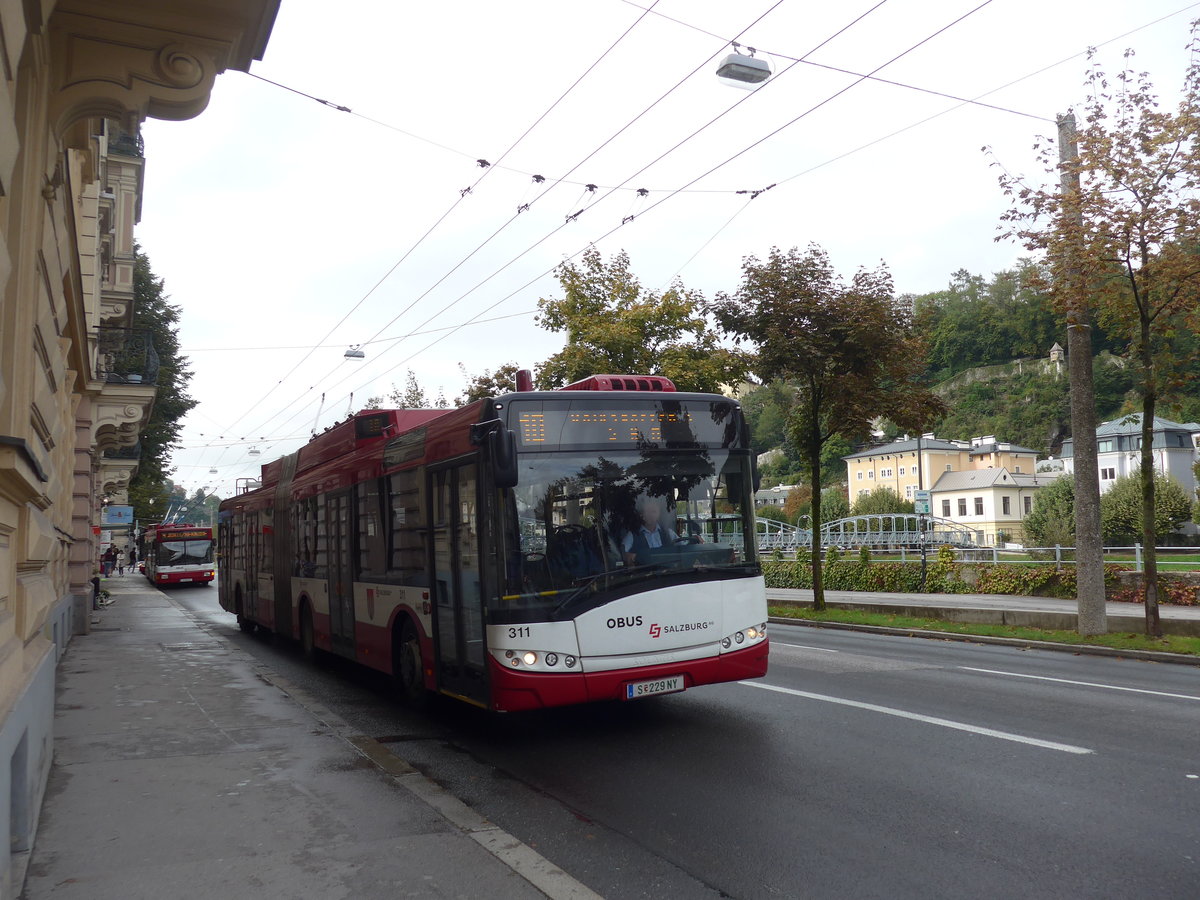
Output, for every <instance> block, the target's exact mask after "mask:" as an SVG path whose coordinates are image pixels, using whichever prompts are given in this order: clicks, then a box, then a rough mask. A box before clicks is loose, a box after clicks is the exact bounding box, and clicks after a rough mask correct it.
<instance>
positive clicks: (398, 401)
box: [364, 369, 450, 409]
mask: <svg viewBox="0 0 1200 900" xmlns="http://www.w3.org/2000/svg"><path fill="white" fill-rule="evenodd" d="M385 407H386V408H390V409H449V408H450V404H449V402H448V401H447V400H446V397H445V395H444V394H443V393H442V392H441V389H440V388H439V389H438V395H437V397H436V398H435V399H433V400H430V399H429V395H428V394H426V393H425V389H424V388H423V387H421V382H419V381H417V376H416V373H415V372H413V370H412V369H409V370H408V375H407V377H406V378H405V381H404V390H400V389H399V388H398V387H396V386H395V385H393V386H392V389H391V391H389V392H388V393H387V394H386V395H385V396H383V397H371V398H369V399H368V400H367V403H366V406H365V407H364V408H365V409H381V408H385Z"/></svg>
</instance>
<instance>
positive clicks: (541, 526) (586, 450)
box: [218, 373, 768, 711]
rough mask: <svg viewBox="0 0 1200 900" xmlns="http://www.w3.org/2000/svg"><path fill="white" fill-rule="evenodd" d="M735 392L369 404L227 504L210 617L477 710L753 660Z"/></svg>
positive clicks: (640, 689) (624, 389)
mask: <svg viewBox="0 0 1200 900" xmlns="http://www.w3.org/2000/svg"><path fill="white" fill-rule="evenodd" d="M753 480H754V479H753V471H752V461H751V451H750V444H749V439H748V432H747V428H746V425H745V421H744V419H743V416H742V411H741V409H740V407H739V405H738V403H737V401H735V400H731V399H729V398H727V397H722V396H719V395H714V394H698V393H683V392H678V391H676V390H675V387H674V385H673V384H672V383H671V382H670V381H668V380H667V379H665V378H659V377H649V376H593V377H592V378H589V379H585V380H584V381H581V382H578V383H576V384H573V385H570V386H568V387H566V388H563V389H561V390H557V391H534V390H532V389H531V384H530V380H529V377H528V374H527V373H522V375H521V376H520V377H519V379H518V389H517V391H516V392H515V393H511V394H507V395H504V396H501V397H497V398H494V399H488V400H481V401H479V402H476V403H472V404H471V405H469V406H465V407H462V408H460V409H456V410H449V411H447V410H371V411H366V412H362V413H358V414H357V415H354V416H353V417H351V418H350V419H348V420H347V421H345V422H342V423H340V424H337V425H335V426H333V427H332V428H330V429H327V430H326V431H325V432H324V433H322V434H320V435H317V436H316V437H314V438H313V439H312V440H311V441H310V442H309V443H308V444H307V445H305V446H304V447H302V448H301V449H300V450H298V451H297V452H295V453H293V454H291V455H289V456H285V457H283V458H281V459H278V460H275V461H274V462H270V463H268V464H266V465H264V466H263V468H262V477H261V480H255V481H252V482H249V483H247V484H245V485H242V486H241V489H240V490H239V492H238V493H237V494H236V495H235V496H234V497H232V498H230V499H227V500H226V501H224V502H223V503H222V504H221V509H220V519H219V530H218V542H219V547H220V551H221V579H220V600H221V606H222V607H223V608H224V609H226V610H228V611H229V612H231V613H234V614H236V615H237V617H238V624H239V625H240V626H241V627H242V628H243V630H246V631H251V630H254V629H255V628H259V629H263V630H267V631H273V632H276V633H278V634H281V635H283V636H284V637H288V638H294V639H297V640H298V641H299V642H300V644H301V646H302V648H303V649H304V652H305V653H306V655H309V656H311V655H313V654H316V653H320V652H325V653H331V654H336V655H338V656H342V657H345V658H347V659H351V660H354V661H357V662H359V663H361V664H363V665H366V666H370V667H372V668H374V669H378V670H380V671H382V672H384V673H388V674H390V675H392V676H393V677H394V678H395V680H396V683H397V688H398V690H399V692H400V693H401V694H402V695H403V696H404V697H405V699H407V700H408V701H410V702H412V703H414V704H420V703H421V702H423V701H424V700H426V699H428V698H429V697H431V696H432V695H433V694H435V693H440V694H445V695H449V696H452V697H456V698H458V699H460V700H465V701H467V702H469V703H472V704H475V705H477V706H481V707H484V708H487V709H491V710H499V711H515V710H527V709H537V708H542V707H550V706H561V705H566V704H574V703H583V702H587V701H595V700H609V699H636V698H640V697H647V696H652V695H655V694H662V693H672V692H677V691H682V690H684V689H690V688H693V687H695V686H697V685H703V684H712V683H716V682H725V681H736V680H740V679H744V678H754V677H759V676H762V675H764V674H765V673H766V670H767V656H768V642H767V637H766V622H767V601H766V591H765V585H764V582H763V576H762V571H761V569H760V566H759V563H758V559H757V549H756V546H755V539H754V527H753V524H754V523H753V508H752V505H751V504H752V492H753Z"/></svg>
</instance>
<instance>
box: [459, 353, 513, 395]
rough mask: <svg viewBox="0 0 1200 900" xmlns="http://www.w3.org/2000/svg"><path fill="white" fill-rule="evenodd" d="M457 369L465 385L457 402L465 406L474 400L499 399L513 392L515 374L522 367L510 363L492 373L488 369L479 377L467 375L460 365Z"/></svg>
mask: <svg viewBox="0 0 1200 900" xmlns="http://www.w3.org/2000/svg"><path fill="white" fill-rule="evenodd" d="M458 368H459V371H460V372H462V374H463V379H464V380H465V381H466V383H467V384H466V387H465V388H464V389H463V394H462V396H461V397H459V398H458V402H459V404H461V405H463V406H465V405H466V404H468V403H474V402H475V401H476V400H483V399H485V398H487V397H499V396H501V395H502V394H507V393H509V392H511V391H515V390H516V389H517V387H516V386H517V372H519V371H520V370H521V369H522V368H524V367H523V366H521V365H520V364H519V363H515V362H510V363H505V364H504V365H502V366H498V367H497V368H496V370H495V371H494V372H493V371H492V370H490V369H484V370H483V372H482V373H480V374H479V375H468V374H467V367H466V366H464V365H463V364H462V363H459V365H458Z"/></svg>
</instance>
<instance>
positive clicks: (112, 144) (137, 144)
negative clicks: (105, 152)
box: [108, 131, 146, 156]
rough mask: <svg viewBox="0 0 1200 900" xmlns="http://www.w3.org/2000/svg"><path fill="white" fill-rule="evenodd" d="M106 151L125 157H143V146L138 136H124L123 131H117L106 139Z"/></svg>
mask: <svg viewBox="0 0 1200 900" xmlns="http://www.w3.org/2000/svg"><path fill="white" fill-rule="evenodd" d="M108 149H109V151H110V152H113V153H122V154H124V155H125V156H145V155H146V154H145V150H146V147H145V144H144V142H143V141H142V136H141V135H140V134H126V133H125V132H124V131H117V132H116V133H115V134H112V135H111V136H110V137H109V139H108Z"/></svg>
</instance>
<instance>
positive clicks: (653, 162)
mask: <svg viewBox="0 0 1200 900" xmlns="http://www.w3.org/2000/svg"><path fill="white" fill-rule="evenodd" d="M781 2H782V0H781ZM886 2H887V0H879V2H878V3H876V4H875V5H874V6H872V7H871V8H870V9H868V10H866V11H865V12H863V13H862V14H860V15H859V16H857V17H856V18H855V19H853V20H852V21H851V22H849V23H848V24H846V25H845V26H843V27H842V28H840V29H839V30H838V31H837V32H835V33H834V34H832V35H830V36H829V37H828V38H826V39H825V40H823V41H822V42H821V43H819V44H818V45H817V46H816V47H814V48H813V49H812V50H810V51H809V53H815V52H816V51H817V50H819V49H821V48H822V47H824V46H825V45H826V44H828V43H829V42H830V41H832V40H834V39H835V38H837V37H838V36H839V35H841V34H843V33H845V32H846V31H847V30H848V29H850V28H852V27H853V26H854V25H856V24H857V23H858V22H860V21H862V20H863V19H864V18H866V17H867V16H868V15H870V14H871V13H873V12H874V11H875V10H877V9H878V8H879V7H881V6H883V5H884V4H885V3H886ZM988 2H990V0H988ZM779 5H780V4H779V3H776V4H774V5H773V6H772V7H770V8H769V9H768V10H767V12H765V13H763V14H762V15H761V16H759V18H758V19H756V20H755V21H754V22H753V23H751V25H750V26H747V29H748V28H749V27H752V26H753V25H754V24H757V23H758V22H759V21H761V19H762V18H763V17H764V16H766V15H767V14H768V13H770V12H772V11H773V10H774V9H775V8H777V7H778V6H779ZM947 27H949V26H947ZM747 29H743V32H744V31H745V30H747ZM740 34H741V33H740V32H739V36H740ZM906 52H907V51H906ZM718 53H719V51H718ZM716 55H718V54H713V57H715V56H716ZM897 58H898V57H897ZM711 59H712V57H710V58H709V60H706V61H705V63H701V65H700V66H697V67H696V69H694V70H693V71H692V72H691V73H689V74H688V75H687V76H685V78H684V79H682V80H681V81H680V82H679V84H682V83H683V81H686V80H687V78H690V77H691V76H692V75H693V74H695V73H696V72H697V71H699V69H700V68H702V67H703V66H704V65H706V64H707V62H710V61H711ZM794 64H795V63H793V65H794ZM788 68H791V66H789V67H788ZM781 74H782V73H781ZM679 84H677V85H676V86H675V87H678V86H679ZM674 89H675V88H672V89H671V90H674ZM760 90H761V89H760ZM667 93H668V94H669V93H670V91H668V92H667ZM756 93H757V92H756ZM663 96H664V97H665V96H666V95H665V94H664V95H663ZM750 96H751V95H749V94H747V95H746V96H744V97H742V98H741V99H740V100H738V101H737V103H734V104H732V105H731V106H730V107H728V108H727V109H726V110H725V111H724V112H722V113H721V114H719V115H718V116H716V117H714V118H712V119H710V120H709V121H708V122H707V123H705V124H704V125H702V126H701V127H700V128H698V129H696V130H695V131H693V132H692V133H691V134H690V135H688V136H687V137H686V138H684V139H683V140H682V141H679V142H677V143H676V144H675V145H674V146H672V147H671V148H670V149H668V150H667V151H665V152H664V153H662V154H660V155H659V156H658V157H656V158H655V159H654V160H652V161H651V162H649V163H647V164H646V165H644V166H642V167H641V168H640V169H638V170H637V171H636V172H634V173H633V174H632V175H630V176H628V177H627V178H626V179H625V180H624V181H623V182H621V184H622V185H623V184H626V183H628V182H629V181H631V180H632V179H634V178H636V177H637V176H638V175H639V174H641V173H642V172H644V171H645V170H646V169H648V168H649V167H650V166H653V165H654V164H655V163H657V162H659V161H660V160H662V159H663V158H665V157H666V156H668V155H669V154H670V153H673V152H674V151H675V150H677V149H679V147H681V146H683V145H684V144H686V143H687V142H688V141H690V140H692V139H693V138H694V137H696V136H697V135H698V134H700V133H701V132H702V131H704V130H705V129H707V128H708V127H710V126H711V125H713V124H714V123H715V122H717V121H718V120H720V119H721V118H722V117H723V116H725V115H727V114H728V113H729V112H731V111H732V110H733V109H735V108H736V107H737V106H739V105H740V104H741V103H743V102H745V101H746V100H748V99H749V97H750ZM661 99H663V98H662V97H660V98H659V100H656V101H655V104H657V103H658V102H659V101H661ZM653 105H654V104H651V107H653ZM640 115H644V112H643V113H641V114H639V117H640ZM636 118H637V117H635V119H634V121H636ZM629 124H632V122H631V123H629ZM627 127H628V125H626V126H625V128H627ZM625 128H622V129H621V130H620V131H618V132H617V134H620V133H621V131H624V130H625ZM615 136H616V135H614V137H615ZM611 139H612V138H610V139H609V140H611ZM606 143H607V142H606ZM602 146H603V145H602ZM594 152H595V151H594ZM594 152H593V154H589V157H588V158H590V156H591V155H594ZM721 165H724V163H722V164H721ZM577 167H578V166H576V168H577ZM718 168H719V166H718ZM572 171H574V169H572ZM712 171H715V169H714V170H712ZM701 177H703V176H701ZM691 183H693V184H694V183H695V181H693V182H691ZM619 187H620V185H618V186H617V187H616V188H612V189H610V190H609V191H608V193H607V194H605V195H604V197H601V198H600V200H603V199H605V198H606V197H608V196H610V195H611V194H612V193H613V192H614V191H616V190H617V189H619ZM680 190H682V189H678V190H676V191H674V192H672V193H671V194H670V195H669V196H668V198H664V199H669V197H670V196H674V195H675V194H677V193H679V192H680ZM749 193H751V197H752V198H753V197H754V196H757V195H758V193H759V192H749ZM597 202H599V201H597ZM659 202H660V203H661V202H662V201H659ZM657 205H658V203H655V204H653V206H651V207H649V208H648V209H652V208H654V206H657ZM647 211H648V210H647ZM568 218H569V219H570V218H571V217H568ZM632 218H633V217H626V218H625V219H623V220H622V225H623V224H626V223H628V222H629V221H632ZM565 224H566V223H563V225H559V226H558V227H557V228H555V229H554V230H552V231H551V232H550V233H549V234H547V235H545V236H544V237H542V238H541V239H540V240H539V241H537V242H536V243H535V244H533V245H532V246H530V247H528V248H526V249H525V250H524V251H522V252H521V253H520V254H518V255H517V256H516V257H514V258H513V259H510V260H509V261H508V262H507V263H505V264H504V266H502V267H501V268H500V269H498V270H496V271H495V272H493V273H492V274H491V275H489V276H488V277H487V278H485V279H484V280H483V281H481V282H479V283H477V284H476V285H475V286H474V287H472V288H471V289H470V290H469V291H467V292H466V293H465V294H463V295H461V296H460V297H458V298H457V299H455V300H453V301H452V302H451V303H449V304H447V305H446V306H444V307H442V309H441V310H439V311H438V312H437V313H435V314H434V315H433V316H431V317H430V318H428V319H426V320H425V322H423V323H421V325H420V326H417V327H418V328H420V327H423V326H424V325H426V324H428V323H429V322H431V321H433V319H435V318H437V316H439V315H441V314H442V313H443V312H445V311H446V310H448V309H449V308H450V307H452V306H454V305H455V304H457V303H458V302H460V301H461V300H463V299H465V297H467V296H469V295H470V294H471V293H473V292H474V291H475V290H477V289H478V288H479V287H481V286H482V285H483V284H485V283H486V282H487V281H489V280H491V279H492V278H494V277H495V276H496V275H497V274H499V273H500V272H501V271H503V270H504V269H505V268H507V267H508V266H510V265H512V264H513V263H514V262H516V261H517V260H518V259H520V258H521V257H523V256H524V255H525V254H527V253H529V252H530V251H531V250H533V249H534V248H535V247H537V246H538V245H540V244H541V243H543V242H544V241H545V240H546V239H548V238H549V237H550V236H552V235H553V234H555V233H557V232H558V231H560V230H561V229H562V228H563V227H564V225H565ZM618 227H619V226H618ZM615 230H616V229H614V231H615ZM611 233H612V232H611V231H610V232H609V233H608V234H611ZM608 234H606V235H605V237H607V236H608ZM601 239H603V238H601ZM580 252H582V251H581V250H580V251H576V252H575V253H574V254H572V255H571V257H568V258H573V257H574V256H577V255H578V254H579V253H580ZM556 268H558V264H555V266H553V267H551V268H550V269H548V270H547V271H545V272H542V273H540V274H539V275H537V276H536V277H535V278H534V279H533V280H531V281H529V282H527V283H526V284H525V285H523V286H522V287H520V288H518V289H517V291H515V292H513V293H510V294H508V295H506V296H505V297H503V298H501V299H500V300H499V301H497V302H495V303H493V304H492V305H490V306H488V307H486V308H485V309H483V310H481V311H480V312H479V313H477V314H476V316H475V317H473V319H474V318H478V316H480V315H482V314H483V313H486V312H488V311H490V310H492V309H495V308H496V306H498V305H500V303H502V302H504V301H505V300H508V299H509V298H511V297H512V296H514V295H515V293H519V292H520V291H522V290H524V289H525V288H527V287H529V286H530V285H531V284H533V283H535V282H536V281H538V280H539V279H541V278H543V277H545V276H546V275H548V274H551V273H552V272H553V271H554V270H555V269H556ZM473 319H469V320H467V322H464V323H462V324H460V325H458V326H456V327H455V328H454V329H453V330H452V331H451V332H450V333H449V334H446V335H443V336H442V337H440V338H438V339H437V340H435V341H433V342H431V343H430V344H428V345H426V347H424V348H423V349H421V350H419V351H417V352H416V353H414V354H411V355H410V356H408V357H406V358H405V359H404V360H402V361H401V362H399V363H397V364H396V365H394V366H392V367H390V368H388V369H385V370H383V371H381V372H378V373H376V374H375V375H373V376H372V379H371V380H372V381H374V380H375V379H377V378H379V377H381V376H382V375H385V374H387V373H388V372H391V371H394V370H395V369H397V368H399V367H400V366H402V365H404V363H406V362H408V361H409V360H411V359H413V358H415V357H416V356H419V355H420V354H421V353H424V352H425V350H428V349H429V348H430V347H432V346H434V345H435V344H437V343H440V342H441V341H442V340H445V339H446V338H447V337H449V336H450V335H451V334H454V333H455V332H457V331H458V330H459V329H461V328H462V327H465V325H467V324H470V323H471V322H472V321H473ZM393 321H395V320H393ZM388 324H389V325H390V324H392V323H388ZM386 327H387V326H385V328H386ZM394 347H395V345H393V347H392V348H389V349H394ZM345 380H346V379H345V378H343V379H342V380H341V381H337V382H334V384H333V385H330V386H329V387H336V386H337V385H338V384H341V383H342V381H345ZM367 383H368V384H369V383H370V382H367ZM362 386H365V385H362ZM305 393H307V392H305ZM301 396H303V395H301ZM297 399H300V398H297ZM293 402H295V401H293ZM290 405H291V404H289V406H290ZM285 411H286V408H285ZM296 415H299V413H296V414H294V415H293V416H292V418H295V416H296ZM268 421H270V420H268ZM286 421H291V419H288V420H285V422H286Z"/></svg>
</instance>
